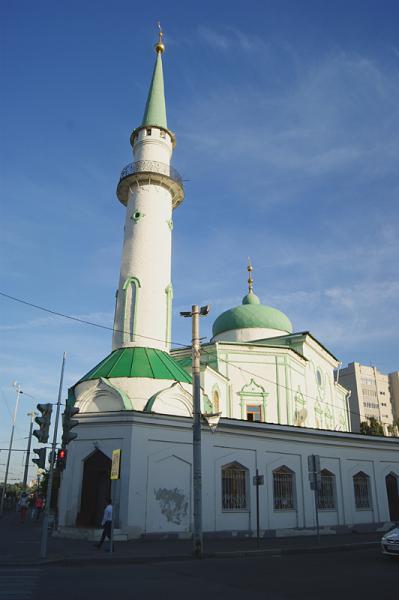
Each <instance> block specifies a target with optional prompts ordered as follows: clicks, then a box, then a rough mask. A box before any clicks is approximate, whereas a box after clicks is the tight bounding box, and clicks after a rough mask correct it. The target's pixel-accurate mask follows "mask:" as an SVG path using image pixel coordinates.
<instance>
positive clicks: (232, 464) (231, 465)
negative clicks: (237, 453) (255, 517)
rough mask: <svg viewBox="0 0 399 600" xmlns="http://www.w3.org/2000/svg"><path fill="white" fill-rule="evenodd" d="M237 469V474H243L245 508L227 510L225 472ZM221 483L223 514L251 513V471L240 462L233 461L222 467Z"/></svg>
mask: <svg viewBox="0 0 399 600" xmlns="http://www.w3.org/2000/svg"><path fill="white" fill-rule="evenodd" d="M229 469H230V470H234V469H236V470H237V472H238V471H240V472H241V473H243V474H244V475H243V481H244V498H245V507H241V508H226V507H225V506H224V502H223V496H224V494H223V474H224V472H225V471H228V470H229ZM220 483H221V504H222V506H221V510H222V512H223V513H249V511H250V496H249V492H250V486H249V469H248V468H247V467H245V466H244V465H243V464H241V463H239V462H238V461H233V462H230V463H227V464H225V465H222V467H221V469H220Z"/></svg>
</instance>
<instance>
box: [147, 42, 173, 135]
mask: <svg viewBox="0 0 399 600" xmlns="http://www.w3.org/2000/svg"><path fill="white" fill-rule="evenodd" d="M162 46H163V45H162ZM155 48H156V51H157V60H156V62H155V67H154V72H153V74H152V80H151V85H150V91H149V92H148V98H147V104H146V105H145V111H144V117H143V122H142V125H143V126H145V125H158V126H159V127H163V128H164V129H167V128H168V125H167V122H166V105H165V91H164V85H163V70H162V52H163V50H162V49H161V45H160V44H159V43H158V44H157V45H156V46H155Z"/></svg>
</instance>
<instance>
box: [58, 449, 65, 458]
mask: <svg viewBox="0 0 399 600" xmlns="http://www.w3.org/2000/svg"><path fill="white" fill-rule="evenodd" d="M58 458H59V459H61V460H62V459H63V458H65V450H60V451H59V452H58Z"/></svg>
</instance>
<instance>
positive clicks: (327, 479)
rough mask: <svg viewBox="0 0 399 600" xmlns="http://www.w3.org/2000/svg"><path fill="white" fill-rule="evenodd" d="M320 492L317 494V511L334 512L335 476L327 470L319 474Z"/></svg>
mask: <svg viewBox="0 0 399 600" xmlns="http://www.w3.org/2000/svg"><path fill="white" fill-rule="evenodd" d="M320 475H321V482H320V484H321V485H320V490H319V493H318V494H317V507H318V508H319V510H334V509H335V508H336V506H335V475H334V473H331V472H330V471H328V470H327V469H323V470H322V471H321V472H320Z"/></svg>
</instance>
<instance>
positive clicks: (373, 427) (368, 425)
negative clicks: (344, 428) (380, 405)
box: [360, 417, 384, 435]
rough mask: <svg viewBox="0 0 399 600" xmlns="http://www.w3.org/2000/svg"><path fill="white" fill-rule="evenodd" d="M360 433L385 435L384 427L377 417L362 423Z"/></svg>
mask: <svg viewBox="0 0 399 600" xmlns="http://www.w3.org/2000/svg"><path fill="white" fill-rule="evenodd" d="M360 433H363V434H364V435H384V429H383V427H382V425H381V423H380V422H379V421H377V419H376V418H375V417H370V418H369V419H368V421H362V422H361V423H360Z"/></svg>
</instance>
